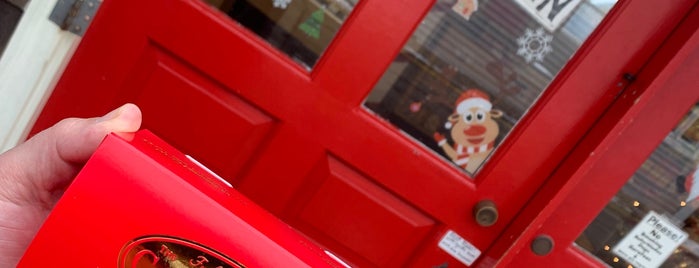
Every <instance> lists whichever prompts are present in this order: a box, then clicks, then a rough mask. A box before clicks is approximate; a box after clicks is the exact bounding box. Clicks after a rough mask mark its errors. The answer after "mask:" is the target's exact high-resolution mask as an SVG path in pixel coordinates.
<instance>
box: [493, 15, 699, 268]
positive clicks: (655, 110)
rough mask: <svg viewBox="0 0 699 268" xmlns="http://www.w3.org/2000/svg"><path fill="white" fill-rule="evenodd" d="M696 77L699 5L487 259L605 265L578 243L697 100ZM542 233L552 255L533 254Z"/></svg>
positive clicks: (510, 264)
mask: <svg viewBox="0 0 699 268" xmlns="http://www.w3.org/2000/svg"><path fill="white" fill-rule="evenodd" d="M697 73H699V4H698V5H695V7H694V8H693V10H692V11H691V12H690V13H689V14H688V15H687V16H686V17H685V18H684V20H683V21H682V22H681V24H680V25H679V26H678V28H677V29H675V31H674V32H673V34H672V35H671V37H670V38H668V40H666V41H665V42H664V44H663V46H662V47H661V48H660V49H659V50H658V51H657V52H656V53H655V55H654V56H653V57H652V58H651V60H650V61H649V62H648V64H647V66H645V67H644V68H643V70H642V71H641V72H640V73H639V75H638V80H637V81H636V82H635V83H633V84H632V85H630V86H629V87H628V88H627V89H626V90H625V91H624V92H623V94H621V95H620V96H619V98H618V99H617V101H615V103H614V104H613V105H612V106H611V108H610V109H609V111H607V112H606V113H605V115H603V116H602V117H601V119H600V121H599V122H598V123H597V124H596V125H595V126H594V127H593V128H592V129H591V130H590V131H589V133H588V134H587V135H586V136H585V138H584V139H583V141H582V142H581V143H580V144H579V145H578V146H576V148H575V149H574V150H573V151H572V152H571V154H570V155H569V156H568V157H567V158H566V160H564V162H563V163H562V164H561V166H560V167H559V168H558V169H557V170H556V172H555V173H554V174H553V175H552V176H551V178H550V179H549V180H548V182H547V183H546V184H545V185H544V187H542V189H541V190H540V191H539V192H538V193H537V194H536V195H535V197H534V198H533V199H532V201H531V202H530V203H529V204H528V205H527V207H526V208H525V209H524V210H523V212H522V214H521V215H520V216H519V217H518V218H517V219H516V220H515V221H514V222H513V225H512V226H511V227H510V228H509V229H508V230H507V231H505V232H504V233H503V235H502V236H501V238H500V239H499V240H498V241H497V242H496V245H495V246H494V247H493V248H492V249H491V250H490V251H489V252H488V253H486V255H487V256H491V255H492V257H496V258H497V256H504V257H503V258H497V259H498V261H497V266H498V267H524V266H523V265H531V266H536V267H539V266H541V267H543V266H544V265H553V266H561V265H566V267H568V266H585V267H595V266H596V267H606V266H605V265H603V264H602V263H601V262H600V261H599V260H597V259H595V258H594V257H592V256H591V255H590V254H588V253H586V252H584V250H583V249H581V248H579V247H577V246H575V245H574V244H573V242H574V241H575V239H576V238H577V237H578V236H579V234H580V233H582V231H583V230H584V229H585V228H586V227H587V225H588V224H590V222H592V220H593V219H594V218H595V216H597V214H598V213H599V212H600V211H601V210H602V208H604V206H605V205H607V203H608V202H609V200H610V199H611V198H612V197H613V196H614V195H615V194H616V192H617V191H618V190H619V189H621V187H622V186H623V185H624V184H625V183H626V182H627V181H628V179H629V178H630V177H631V176H632V175H633V173H634V172H635V171H636V169H638V167H640V166H641V164H642V163H643V162H644V161H645V160H646V159H647V157H648V156H649V155H650V154H651V153H652V152H653V150H655V148H656V147H657V146H658V144H660V142H662V140H663V138H665V137H666V136H667V134H668V133H669V132H670V131H671V130H672V129H673V128H674V127H675V126H676V125H677V122H679V120H681V119H682V118H683V116H684V115H685V114H686V113H687V111H688V109H689V108H690V107H692V106H693V105H694V104H696V103H697V102H698V101H699V88H698V87H699V76H697ZM513 234H514V237H513V238H508V237H510V236H509V235H513ZM517 234H521V235H517ZM540 235H546V236H549V237H550V238H552V239H553V241H554V249H553V251H552V252H551V253H550V254H549V255H546V256H538V255H536V254H534V253H533V252H532V250H530V246H531V243H532V241H533V240H534V238H536V237H538V236H540Z"/></svg>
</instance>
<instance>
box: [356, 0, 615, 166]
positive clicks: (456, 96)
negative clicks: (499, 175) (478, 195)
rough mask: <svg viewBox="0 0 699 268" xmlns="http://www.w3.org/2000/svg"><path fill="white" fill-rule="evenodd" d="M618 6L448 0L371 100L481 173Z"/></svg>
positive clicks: (579, 0) (575, 0) (588, 1)
mask: <svg viewBox="0 0 699 268" xmlns="http://www.w3.org/2000/svg"><path fill="white" fill-rule="evenodd" d="M614 3H615V1H609V0H607V1H601V0H598V1H594V0H569V1H544V0H539V1H532V0H510V1H499V0H491V1H484V0H480V1H477V0H458V1H457V0H438V1H436V3H435V5H434V6H433V8H432V9H431V10H430V11H429V13H428V14H427V16H426V17H425V18H424V20H423V21H422V23H420V25H419V26H418V28H417V30H416V31H415V32H414V33H413V35H412V37H411V38H410V40H409V41H408V42H407V44H406V45H405V46H404V47H403V49H402V51H401V52H400V54H399V55H398V56H397V57H396V59H395V60H394V61H393V63H392V64H391V65H390V66H389V68H388V70H387V71H386V72H385V73H384V75H383V77H382V78H381V80H380V81H379V82H378V83H377V84H376V86H375V87H374V89H373V90H372V92H371V93H370V95H369V96H368V97H367V99H366V100H365V103H364V105H365V106H366V108H367V109H369V110H371V111H373V112H374V113H376V115H377V116H379V117H382V118H383V119H385V120H387V121H389V122H391V123H392V124H394V125H396V126H397V127H398V128H400V129H401V130H403V131H404V132H405V133H407V134H408V135H410V136H411V137H413V138H415V139H417V140H418V141H420V142H421V143H423V144H424V145H425V146H427V147H429V148H431V149H432V150H434V151H435V152H437V153H438V154H441V155H442V156H444V158H445V159H447V160H451V161H452V163H453V164H454V165H455V166H458V167H460V168H463V169H464V170H465V171H466V172H468V174H470V175H473V174H474V173H475V172H476V170H477V169H478V168H479V167H481V165H482V164H483V163H484V161H485V160H486V159H487V157H488V156H489V155H490V154H491V152H492V151H493V150H494V148H497V146H498V145H499V144H501V143H502V141H503V140H504V138H505V137H506V136H507V134H508V133H509V132H510V131H511V129H512V128H513V126H514V125H515V124H516V123H517V121H518V120H519V119H520V118H522V116H524V114H525V113H526V111H527V110H528V109H529V108H530V107H531V106H532V105H533V104H534V102H535V101H536V100H537V98H538V97H539V96H540V95H541V93H542V92H543V90H544V89H545V88H546V87H547V86H548V84H549V83H550V82H551V80H553V78H554V76H555V75H556V74H557V73H558V72H559V71H560V70H561V69H562V68H563V66H564V65H565V64H566V62H567V61H568V60H569V59H570V58H571V56H572V55H573V54H574V53H575V51H576V50H577V49H578V48H579V47H580V45H581V44H582V43H583V41H584V40H585V39H586V38H587V36H588V35H590V33H591V32H592V31H593V30H594V29H595V27H596V26H597V25H598V24H599V23H600V21H601V20H602V19H603V18H604V16H605V15H606V14H607V12H608V10H609V9H610V8H611V7H612V6H613V5H614Z"/></svg>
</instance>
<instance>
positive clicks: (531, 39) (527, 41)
mask: <svg viewBox="0 0 699 268" xmlns="http://www.w3.org/2000/svg"><path fill="white" fill-rule="evenodd" d="M551 41H553V36H551V35H549V34H546V32H545V31H544V28H539V29H537V30H536V31H532V30H531V29H527V30H526V31H525V32H524V35H523V36H520V37H519V38H517V44H519V49H518V50H517V55H520V56H522V57H524V59H525V60H526V61H527V63H531V62H532V61H533V60H536V61H543V60H544V56H546V54H548V53H550V52H551V51H553V48H551Z"/></svg>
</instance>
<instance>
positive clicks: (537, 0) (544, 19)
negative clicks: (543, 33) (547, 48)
mask: <svg viewBox="0 0 699 268" xmlns="http://www.w3.org/2000/svg"><path fill="white" fill-rule="evenodd" d="M580 1H581V0H515V2H517V3H519V5H520V6H522V7H523V8H524V10H526V11H527V12H529V14H531V15H532V17H534V18H536V20H537V21H538V22H539V23H541V25H543V26H544V28H546V29H548V30H549V31H551V32H553V31H555V30H556V29H558V27H559V26H561V24H563V22H565V20H566V19H567V18H568V16H570V14H571V13H573V10H575V7H577V6H578V4H580Z"/></svg>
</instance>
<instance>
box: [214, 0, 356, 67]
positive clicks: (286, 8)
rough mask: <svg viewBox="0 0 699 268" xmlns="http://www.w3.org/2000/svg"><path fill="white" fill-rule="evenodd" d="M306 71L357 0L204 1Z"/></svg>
mask: <svg viewBox="0 0 699 268" xmlns="http://www.w3.org/2000/svg"><path fill="white" fill-rule="evenodd" d="M204 1H205V2H207V3H209V4H210V5H212V6H214V7H216V8H218V9H219V10H221V11H223V12H224V13H226V14H227V15H228V16H230V17H231V18H233V19H234V20H236V21H238V22H239V23H240V24H242V25H244V26H245V27H247V28H248V29H250V30H251V31H253V32H255V33H256V34H257V35H259V36H260V37H262V38H263V39H265V40H267V42H269V43H270V44H271V45H272V46H274V47H276V48H278V49H279V50H281V51H283V52H284V53H286V54H287V55H289V57H291V58H292V59H294V60H295V61H296V62H298V63H299V64H301V65H302V66H304V67H305V68H306V69H308V70H310V69H311V68H312V67H313V65H315V63H316V62H317V61H318V58H319V57H320V55H321V54H323V51H325V49H326V48H327V47H328V45H329V44H330V41H332V39H333V37H334V36H335V34H336V33H337V31H338V30H339V29H340V26H341V25H342V23H343V22H344V21H345V19H347V17H348V16H349V14H350V12H351V11H352V9H353V8H354V6H355V5H356V4H357V2H358V1H359V0H204Z"/></svg>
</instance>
